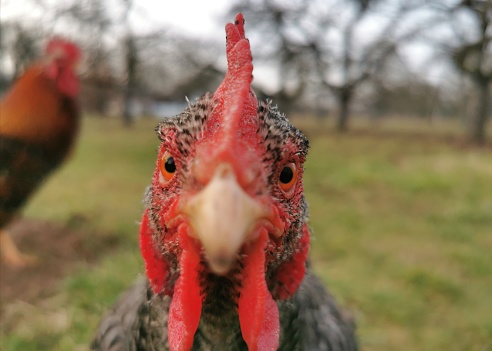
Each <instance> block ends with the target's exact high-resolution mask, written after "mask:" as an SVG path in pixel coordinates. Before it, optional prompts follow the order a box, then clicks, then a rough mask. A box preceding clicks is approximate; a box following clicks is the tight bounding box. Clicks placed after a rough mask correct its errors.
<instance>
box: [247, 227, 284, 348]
mask: <svg viewBox="0 0 492 351" xmlns="http://www.w3.org/2000/svg"><path fill="white" fill-rule="evenodd" d="M267 242H268V233H267V231H266V230H262V231H261V232H260V235H259V237H258V239H257V240H256V241H255V242H253V243H252V244H251V245H250V246H249V247H247V248H246V250H245V262H244V272H243V285H242V288H241V291H240V296H239V301H238V315H239V323H240V325H241V333H242V335H243V339H244V341H246V344H247V345H248V349H249V351H258V350H261V351H270V350H272V351H273V350H276V349H277V348H278V343H279V335H280V321H279V313H278V307H277V304H276V303H275V301H274V300H273V298H272V295H271V294H270V292H269V291H268V287H267V284H266V281H265V247H266V245H267Z"/></svg>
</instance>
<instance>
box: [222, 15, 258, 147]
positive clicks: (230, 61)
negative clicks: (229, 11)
mask: <svg viewBox="0 0 492 351" xmlns="http://www.w3.org/2000/svg"><path fill="white" fill-rule="evenodd" d="M226 53H227V73H226V76H225V78H224V81H223V82H222V84H221V85H220V86H219V87H218V89H217V91H216V92H215V94H214V100H216V101H218V103H219V105H218V106H216V111H217V112H216V113H217V115H218V117H217V118H218V119H219V120H220V121H221V122H222V125H223V126H224V128H222V133H223V137H224V140H225V141H226V142H225V144H227V140H230V139H235V137H236V135H237V131H238V128H239V122H240V121H241V120H242V119H243V118H246V117H247V116H251V115H256V109H257V107H258V102H257V101H256V96H255V94H254V92H253V90H252V89H251V86H250V85H251V82H252V81H253V63H252V60H253V57H252V55H251V48H250V45H249V41H248V39H246V38H245V36H244V18H243V15H242V14H241V13H238V14H237V15H236V17H235V18H234V24H233V23H228V24H227V25H226Z"/></svg>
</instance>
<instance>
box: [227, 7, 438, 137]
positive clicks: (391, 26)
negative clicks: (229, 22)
mask: <svg viewBox="0 0 492 351" xmlns="http://www.w3.org/2000/svg"><path fill="white" fill-rule="evenodd" d="M425 4H426V2H425V1H411V2H410V1H403V0H402V1H389V0H386V1H385V0H379V1H378V0H351V1H343V0H331V1H326V0H325V1H317V0H313V1H307V0H298V1H292V2H288V3H284V2H280V1H275V0H250V1H247V2H241V3H239V4H237V5H236V6H234V7H233V8H232V12H236V11H242V12H244V13H245V14H246V18H251V21H252V22H253V25H254V28H253V29H256V30H257V31H261V33H262V34H263V38H262V40H261V43H262V46H263V54H264V55H265V56H266V55H268V56H269V57H270V58H274V60H276V64H277V65H278V66H279V68H280V69H279V81H280V84H279V85H280V87H279V89H278V91H277V93H276V97H277V98H280V100H283V99H285V100H288V101H290V102H291V103H292V102H294V103H296V102H298V101H299V100H300V99H301V98H306V96H303V94H305V93H306V92H311V93H312V92H315V93H316V94H317V97H316V98H315V99H314V100H315V101H318V103H319V102H320V101H321V100H326V99H327V96H328V95H329V94H331V95H332V96H334V97H335V101H336V103H337V106H338V119H337V120H338V129H339V130H340V131H345V130H347V128H348V124H349V117H350V107H351V105H352V104H353V102H354V99H355V97H356V95H357V92H358V90H359V89H360V87H361V86H363V84H364V83H366V82H368V81H370V80H371V79H373V78H375V77H377V76H378V75H379V74H380V73H381V69H382V68H383V67H384V65H385V63H386V61H387V60H388V59H389V58H390V57H392V56H393V55H396V54H397V53H398V50H399V48H400V47H401V46H402V45H404V44H405V43H407V42H408V41H410V40H412V39H413V38H415V37H416V36H417V35H418V34H419V33H420V31H421V30H422V29H423V28H425V27H426V26H429V25H432V22H429V21H428V22H427V23H425V24H424V23H422V21H419V20H415V19H414V20H413V21H407V19H408V18H410V17H412V15H413V14H414V13H415V12H416V11H419V10H420V9H422V8H424V7H425ZM371 20H372V21H373V22H374V21H378V25H377V27H378V28H377V30H374V31H373V32H372V33H371V36H370V37H369V36H368V35H365V33H364V31H365V28H367V27H368V22H369V21H371ZM260 58H263V59H264V57H261V56H260ZM311 100H313V99H312V98H311Z"/></svg>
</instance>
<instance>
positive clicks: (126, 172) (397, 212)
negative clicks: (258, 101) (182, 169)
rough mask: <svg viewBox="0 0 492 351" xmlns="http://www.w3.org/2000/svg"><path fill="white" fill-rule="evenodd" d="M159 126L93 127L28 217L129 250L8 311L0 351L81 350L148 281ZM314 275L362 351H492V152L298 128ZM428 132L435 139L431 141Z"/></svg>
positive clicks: (87, 123)
mask: <svg viewBox="0 0 492 351" xmlns="http://www.w3.org/2000/svg"><path fill="white" fill-rule="evenodd" d="M155 124H156V123H155V121H148V120H142V121H140V122H139V123H137V124H136V125H135V128H133V129H125V128H123V127H121V126H120V122H119V121H114V120H98V119H85V120H84V128H83V131H82V133H81V138H80V143H79V147H78V149H77V151H76V153H75V155H74V158H73V159H72V160H71V161H70V162H69V163H68V164H67V165H66V166H65V167H63V168H62V169H61V170H60V171H59V172H57V173H56V174H55V175H54V176H53V177H52V178H51V179H50V180H49V181H48V183H47V184H46V186H44V187H43V188H42V189H41V191H40V192H39V193H38V194H37V195H36V196H35V198H33V201H31V203H30V205H29V206H28V208H27V209H26V211H25V214H26V216H27V217H39V218H44V219H49V220H54V221H59V222H65V221H68V220H69V219H70V218H71V217H72V216H74V215H81V216H83V217H84V218H87V219H89V220H90V225H91V227H93V228H94V229H95V230H97V231H111V232H113V233H118V235H121V237H122V239H123V240H122V242H123V244H122V245H121V247H120V248H119V249H118V250H116V251H114V252H107V253H106V254H105V255H104V257H103V258H102V259H101V261H100V262H99V263H98V264H97V265H96V266H91V265H88V264H82V263H81V264H80V265H78V266H77V267H78V268H77V269H76V270H75V271H74V272H73V273H72V274H71V275H70V276H69V277H67V278H66V279H65V280H64V281H62V282H61V283H60V285H59V288H58V293H57V294H56V295H55V296H53V297H52V298H50V299H47V300H43V301H41V302H40V303H39V305H36V306H33V305H26V304H23V303H22V302H16V303H14V304H12V305H11V306H9V308H8V310H9V313H8V316H9V321H8V325H9V330H8V333H7V332H2V333H3V334H1V335H0V350H9V351H10V350H27V351H29V350H86V349H87V345H88V343H89V341H90V339H91V336H92V333H93V331H94V328H95V327H96V325H97V323H98V321H99V319H100V317H101V315H102V314H103V313H104V311H105V310H106V309H107V308H108V307H109V306H110V305H111V304H112V303H113V302H114V300H115V299H116V297H117V295H118V294H119V293H120V292H121V291H122V290H123V289H124V288H125V287H127V286H128V285H129V284H131V282H132V281H133V280H134V279H135V277H136V276H137V275H139V274H141V273H142V272H143V269H142V261H141V259H140V254H139V252H138V244H137V232H138V225H137V222H138V220H139V216H140V213H141V201H142V196H143V192H144V190H145V187H146V185H147V184H148V182H149V180H150V177H151V174H152V170H153V168H154V162H155V149H156V147H157V139H156V137H155V134H154V132H153V127H154V125H155ZM304 127H305V129H306V131H307V134H308V135H310V140H311V146H312V148H311V150H310V155H309V157H308V162H307V164H306V173H305V179H304V182H305V188H306V196H307V198H308V201H309V203H310V214H311V220H310V225H311V226H312V228H313V231H314V239H313V242H312V243H313V245H312V257H313V265H314V267H315V270H316V272H317V273H318V274H320V276H321V277H322V278H323V280H324V281H325V282H326V284H327V285H328V286H329V287H330V289H331V291H332V292H333V294H334V295H335V296H336V298H337V299H338V301H339V302H340V303H341V304H343V305H344V306H346V307H348V308H349V309H350V310H351V311H352V312H353V314H354V315H355V317H356V319H357V323H358V334H359V338H360V343H361V347H362V350H375V351H376V350H378V351H379V350H408V351H414V350H419V351H426V350H429V351H430V350H448V351H453V350H470V351H488V350H492V297H491V294H492V254H491V252H492V152H491V149H490V148H489V149H477V148H471V147H459V146H458V145H457V144H456V143H447V142H445V140H444V138H433V137H432V136H433V133H435V132H436V131H435V130H432V131H431V132H426V133H425V137H422V138H419V137H418V133H417V134H415V130H417V131H420V129H419V127H418V126H415V125H413V126H412V133H414V134H412V135H413V136H412V137H408V136H406V134H405V130H401V128H400V129H398V127H395V126H392V127H391V128H389V129H388V130H389V132H395V135H396V136H394V135H393V134H391V133H389V134H384V136H381V135H378V136H374V135H372V134H371V133H362V134H361V133H349V134H347V135H336V134H334V133H332V132H330V131H328V130H325V129H326V128H323V127H317V128H316V129H315V128H313V126H312V124H310V123H306V124H305V125H304ZM426 131H427V129H426Z"/></svg>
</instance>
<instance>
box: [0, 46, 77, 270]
mask: <svg viewBox="0 0 492 351" xmlns="http://www.w3.org/2000/svg"><path fill="white" fill-rule="evenodd" d="M45 51H46V53H45V54H46V55H45V57H44V58H43V59H42V60H40V61H39V62H38V63H35V64H33V65H32V66H31V67H30V68H28V69H27V70H26V72H25V73H24V74H23V75H22V76H21V77H20V78H19V79H18V80H17V82H15V84H14V85H13V86H12V88H11V89H10V91H8V92H7V93H6V95H5V97H4V98H3V100H2V101H1V104H0V253H1V256H2V258H3V259H4V260H5V261H6V262H7V263H8V264H10V265H12V266H23V265H25V264H27V263H29V262H32V261H33V257H30V256H27V255H23V254H21V253H20V252H19V251H18V249H17V248H16V246H15V245H14V243H13V242H12V239H11V238H10V236H9V235H8V234H7V232H6V230H5V227H6V225H7V224H9V222H11V221H12V219H13V218H14V216H15V215H16V214H17V213H18V211H19V210H20V208H21V207H22V206H23V205H24V204H25V202H26V201H27V199H28V198H29V196H31V194H32V193H33V192H34V191H35V190H36V188H37V187H38V186H39V185H40V184H41V183H42V181H43V180H44V179H45V178H46V176H47V175H48V174H49V173H50V172H51V171H53V170H54V169H56V168H57V167H58V166H59V165H60V164H61V163H62V161H63V160H64V159H65V158H66V157H67V155H68V154H69V152H70V149H71V148H72V146H73V144H74V140H75V137H76V134H77V129H78V116H79V113H78V108H77V105H76V101H75V97H76V95H77V93H78V90H79V81H78V78H77V76H76V75H75V73H74V66H75V65H76V64H77V62H78V60H79V57H80V51H79V49H78V47H77V46H76V45H75V44H73V43H71V42H69V41H66V40H64V39H61V38H53V39H52V40H51V41H49V42H48V44H47V46H46V49H45Z"/></svg>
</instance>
